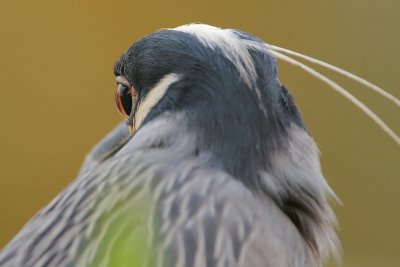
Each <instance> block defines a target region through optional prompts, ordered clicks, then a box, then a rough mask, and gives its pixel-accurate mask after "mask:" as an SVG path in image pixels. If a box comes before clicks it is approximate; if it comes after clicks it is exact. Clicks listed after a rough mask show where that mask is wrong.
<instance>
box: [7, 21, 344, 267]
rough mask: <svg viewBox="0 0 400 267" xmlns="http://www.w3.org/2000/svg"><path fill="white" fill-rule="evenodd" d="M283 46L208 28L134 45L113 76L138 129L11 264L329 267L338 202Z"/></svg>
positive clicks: (65, 197)
mask: <svg viewBox="0 0 400 267" xmlns="http://www.w3.org/2000/svg"><path fill="white" fill-rule="evenodd" d="M272 52H273V51H272V49H270V47H269V46H268V45H267V44H265V43H264V42H263V41H261V40H260V39H258V38H256V37H254V36H252V35H249V34H246V33H244V32H241V31H237V30H231V29H220V28H215V27H212V26H208V25H201V24H192V25H186V26H181V27H178V28H175V29H166V30H161V31H158V32H156V33H154V34H151V35H149V36H147V37H145V38H143V39H142V40H140V41H138V42H136V43H135V44H133V45H132V46H131V47H130V48H129V49H128V50H127V52H126V53H124V54H123V55H122V56H121V58H120V60H118V62H117V63H116V64H115V68H114V72H115V76H116V82H117V87H118V88H117V92H116V103H117V106H118V109H119V111H120V113H121V114H122V115H123V116H125V117H126V121H125V122H124V123H122V124H121V125H119V126H118V127H117V128H115V129H114V130H113V131H112V132H111V133H110V134H109V135H108V136H107V137H106V138H105V139H104V140H103V141H101V142H100V144H99V145H97V147H95V148H94V150H93V151H92V152H91V154H89V156H88V157H87V159H86V161H85V163H84V165H83V167H82V169H81V172H80V175H79V176H78V177H77V179H76V180H74V181H73V182H72V183H71V184H70V185H69V186H68V187H67V188H66V189H65V190H64V191H63V192H61V193H60V194H59V195H58V196H57V197H56V198H55V199H54V200H53V201H52V202H51V203H50V204H49V205H48V206H47V207H45V208H44V209H42V210H41V211H40V212H39V213H38V214H37V215H36V216H35V217H34V218H33V219H31V220H30V221H29V222H28V223H27V224H26V225H25V226H24V228H23V229H22V230H21V232H20V233H19V234H18V235H17V236H16V237H15V238H14V239H13V240H12V241H11V242H10V243H9V244H8V245H7V246H6V247H5V248H4V249H3V251H2V252H1V254H0V265H1V266H176V267H183V266H187V267H189V266H190V267H201V266H204V267H205V266H207V267H217V266H221V267H222V266H226V267H233V266H238V267H239V266H240V267H266V266H270V267H280V266H282V267H283V266H299V267H300V266H321V265H322V264H323V262H324V260H325V259H326V258H327V257H328V256H329V255H332V254H335V253H336V252H337V250H338V249H339V242H338V239H337V236H336V233H335V225H336V220H335V215H334V213H333V211H332V209H331V207H330V205H329V203H328V199H329V198H330V197H333V198H335V195H334V193H333V191H332V190H331V189H330V187H329V186H328V184H327V182H326V181H325V179H324V177H323V175H322V173H321V168H320V163H319V156H318V149H317V147H316V145H315V143H314V141H313V139H312V137H311V136H310V134H309V132H308V131H307V129H306V127H305V125H304V123H303V120H302V118H301V116H300V113H299V111H298V109H297V107H296V106H295V104H294V102H293V99H292V97H291V95H290V93H289V91H288V89H287V88H286V87H285V86H284V85H282V84H281V83H280V81H279V80H278V77H277V66H276V59H275V55H276V53H272ZM127 125H128V126H127ZM137 240H139V241H138V242H136V241H137ZM138 243H139V244H138ZM135 251H140V254H141V255H139V256H141V261H140V262H139V263H138V262H137V261H138V260H137V259H135V257H133V256H132V255H134V254H135ZM135 261H136V262H135ZM139 264H140V265H139Z"/></svg>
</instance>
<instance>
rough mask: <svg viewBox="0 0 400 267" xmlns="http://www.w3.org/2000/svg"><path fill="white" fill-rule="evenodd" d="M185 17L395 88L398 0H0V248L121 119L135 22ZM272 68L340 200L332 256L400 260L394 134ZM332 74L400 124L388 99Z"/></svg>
mask: <svg viewBox="0 0 400 267" xmlns="http://www.w3.org/2000/svg"><path fill="white" fill-rule="evenodd" d="M189 22H204V23H208V24H213V25H217V26H221V27H230V28H238V29H241V30H244V31H247V32H250V33H252V34H255V35H257V36H259V37H261V38H262V39H264V40H265V41H267V42H269V43H272V44H276V45H280V46H283V47H286V48H289V49H294V50H297V51H300V52H303V53H305V54H309V55H313V56H315V57H318V58H320V59H323V60H326V61H328V62H331V63H334V64H336V65H338V66H341V67H344V68H346V69H348V70H351V71H353V72H354V73H356V74H359V75H361V76H363V77H366V78H368V79H369V80H371V81H372V82H375V83H377V84H379V85H381V86H382V87H384V88H387V90H388V91H389V92H391V93H392V94H394V95H396V96H397V97H400V80H399V70H400V52H399V48H400V35H399V33H400V30H399V26H400V1H396V0H391V1H390V0H380V1H377V0H348V1H344V0H343V1H321V0H313V1H287V0H281V1H266V0H264V1H255V0H247V1H233V0H231V1H196V2H189V1H173V0H169V1H159V2H156V1H147V2H145V1H140V2H136V1H127V0H125V1H122V0H118V1H94V0H92V1H88V0H80V1H78V0H60V1H54V0H42V1H32V0H30V1H22V0H16V1H5V0H2V2H1V4H0V34H1V35H0V38H1V42H0V109H1V110H0V123H1V124H0V125H1V132H0V142H1V143H0V170H1V173H0V247H2V246H4V245H5V244H6V243H7V241H9V240H10V239H11V238H12V236H14V235H15V234H16V233H17V231H18V230H19V229H20V228H21V227H22V225H23V224H24V223H25V222H26V221H27V220H28V219H29V218H30V217H31V216H33V214H34V213H35V212H36V211H37V210H38V209H40V208H41V207H43V206H44V205H45V204H46V203H48V202H49V201H50V200H51V199H52V198H53V197H54V196H55V195H56V194H57V193H58V192H60V191H61V190H62V189H63V188H64V187H65V186H66V185H67V184H68V183H69V182H70V181H71V180H72V179H74V177H75V175H76V174H77V171H78V169H79V166H80V164H81V162H82V160H83V157H84V155H85V154H86V153H87V152H88V151H89V149H90V148H91V147H92V146H93V145H94V144H95V143H96V142H97V141H98V140H100V139H101V138H102V137H103V136H104V135H105V134H106V133H107V132H108V131H109V130H110V129H111V128H112V127H113V126H114V125H115V124H117V123H118V122H119V121H121V118H120V117H119V115H118V113H117V112H116V109H115V107H114V102H113V101H114V100H113V97H114V89H115V83H114V77H113V73H112V67H113V64H114V61H115V60H116V59H117V58H118V57H119V56H120V54H121V53H122V52H123V51H124V50H125V49H126V48H128V47H129V46H130V45H131V43H133V42H134V41H135V40H138V39H140V38H141V37H143V36H144V35H146V34H149V33H151V32H153V31H155V30H157V29H160V28H166V27H175V26H177V25H181V24H186V23H189ZM279 67H280V80H281V81H282V82H284V83H285V84H286V85H287V86H288V87H289V88H290V89H291V91H292V93H293V94H294V95H295V96H296V99H297V104H298V106H299V107H300V109H301V111H302V114H303V116H304V119H305V121H306V123H307V124H308V126H309V128H310V131H311V132H312V134H313V135H314V137H315V139H316V141H317V143H318V145H319V147H320V149H321V152H322V158H321V160H322V166H323V169H324V173H325V175H326V177H327V179H328V181H329V183H330V184H331V185H332V187H333V188H334V190H335V191H336V193H337V194H338V196H339V197H340V199H341V200H342V202H343V206H340V205H336V206H335V210H336V212H337V215H338V218H339V221H340V237H341V240H342V244H343V250H344V256H343V265H344V266H400V207H399V204H400V174H399V172H400V147H399V146H397V145H396V144H395V143H394V142H393V141H392V140H391V139H389V137H388V136H387V135H386V134H385V133H383V132H382V131H381V130H380V129H379V128H378V127H377V126H376V125H375V124H374V123H373V122H372V121H371V120H370V119H368V118H367V117H366V116H365V115H364V114H363V113H361V112H360V111H359V110H358V109H357V108H355V107H354V106H353V105H351V104H350V103H349V102H348V101H347V100H345V99H344V98H343V97H341V96H339V95H338V94H337V93H335V92H333V91H332V90H330V89H329V88H328V87H327V86H325V85H324V84H322V83H321V82H319V81H317V80H315V79H313V78H311V77H310V76H309V75H308V74H306V73H304V72H303V71H301V70H298V69H296V68H294V67H292V66H289V65H287V64H285V63H282V62H280V64H279ZM324 73H329V72H324ZM331 77H333V78H334V79H335V80H336V81H338V82H340V83H341V84H343V85H345V86H346V87H347V88H349V90H350V91H351V92H353V93H354V94H356V95H357V96H358V97H359V98H360V99H362V100H363V101H365V102H366V103H367V104H368V105H370V106H371V107H372V108H373V109H374V110H376V112H377V113H378V114H379V115H380V116H382V117H383V118H384V119H385V120H386V121H387V123H388V124H389V125H391V126H392V127H393V128H394V130H395V131H397V133H398V134H400V110H399V108H398V107H396V106H395V105H394V104H392V103H390V102H389V101H387V100H385V99H383V98H382V97H380V96H378V95H377V94H375V93H373V92H369V91H368V90H367V89H366V88H364V87H362V86H359V85H357V84H355V83H354V82H350V81H348V80H346V79H343V78H341V77H339V76H338V75H332V76H331ZM243 127H246V126H245V125H244V126H243Z"/></svg>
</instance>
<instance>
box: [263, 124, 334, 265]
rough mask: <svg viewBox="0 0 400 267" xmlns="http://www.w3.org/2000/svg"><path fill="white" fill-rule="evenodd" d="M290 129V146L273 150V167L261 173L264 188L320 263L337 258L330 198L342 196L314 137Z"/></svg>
mask: <svg viewBox="0 0 400 267" xmlns="http://www.w3.org/2000/svg"><path fill="white" fill-rule="evenodd" d="M289 132H290V134H289V140H290V141H289V143H288V146H287V149H285V150H281V151H275V152H273V153H274V154H273V156H272V157H271V158H270V160H271V161H272V162H271V164H270V169H269V170H268V171H263V172H261V180H262V185H263V191H264V192H265V193H266V194H267V195H269V197H271V198H272V199H273V200H274V201H275V202H276V203H277V205H278V206H279V207H280V208H281V209H282V210H283V211H284V212H285V213H286V214H287V215H288V216H289V217H290V219H291V220H292V222H293V223H294V224H295V225H296V227H297V228H298V230H299V231H300V233H301V234H302V236H303V237H304V239H305V240H306V242H307V244H308V246H309V248H310V253H311V254H312V256H313V258H314V259H315V260H316V261H317V262H321V261H324V260H325V259H326V258H327V257H328V256H329V255H330V254H333V256H335V257H337V256H338V254H339V251H340V245H339V241H338V238H337V236H336V232H335V228H336V225H337V222H336V217H335V215H334V213H333V211H332V209H331V207H330V206H329V203H328V199H329V198H333V199H334V200H336V201H338V199H337V197H336V195H335V193H334V192H333V191H332V189H331V188H330V187H329V185H328V184H327V182H326V181H325V179H324V177H323V175H322V173H321V167H320V162H319V151H318V148H317V146H316V144H315V142H314V140H313V139H312V138H311V136H310V135H309V134H308V133H307V132H306V131H305V130H304V129H301V128H299V127H297V126H294V125H293V126H292V129H291V131H289Z"/></svg>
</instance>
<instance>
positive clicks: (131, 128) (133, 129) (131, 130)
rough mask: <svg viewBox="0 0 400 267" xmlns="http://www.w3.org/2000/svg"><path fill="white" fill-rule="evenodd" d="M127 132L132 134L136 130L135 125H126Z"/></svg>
mask: <svg viewBox="0 0 400 267" xmlns="http://www.w3.org/2000/svg"><path fill="white" fill-rule="evenodd" d="M128 129H129V133H130V134H131V135H133V134H134V133H135V132H136V129H135V126H133V125H128Z"/></svg>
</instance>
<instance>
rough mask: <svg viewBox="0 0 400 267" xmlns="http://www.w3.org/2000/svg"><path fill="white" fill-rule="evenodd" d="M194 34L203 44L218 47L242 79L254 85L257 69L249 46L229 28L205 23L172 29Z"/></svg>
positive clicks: (249, 84) (251, 85) (250, 85)
mask: <svg viewBox="0 0 400 267" xmlns="http://www.w3.org/2000/svg"><path fill="white" fill-rule="evenodd" d="M172 30H175V31H181V32H186V33H190V34H192V35H194V36H196V37H197V38H198V39H199V40H200V41H201V42H202V43H203V44H204V45H205V46H208V47H210V48H212V49H215V48H220V50H221V52H222V53H223V54H224V56H225V57H226V58H227V59H229V60H230V61H231V62H232V64H233V65H234V66H235V68H236V69H237V71H238V72H239V74H240V77H241V78H242V79H243V81H244V82H245V83H246V84H247V85H248V86H249V87H254V83H255V81H256V80H257V71H256V68H255V66H254V62H253V59H252V57H251V55H250V53H249V46H248V45H247V42H246V41H245V40H241V39H240V38H239V37H238V36H237V35H236V34H235V33H234V32H233V30H231V29H221V28H217V27H213V26H210V25H205V24H189V25H183V26H180V27H177V28H175V29H172Z"/></svg>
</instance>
